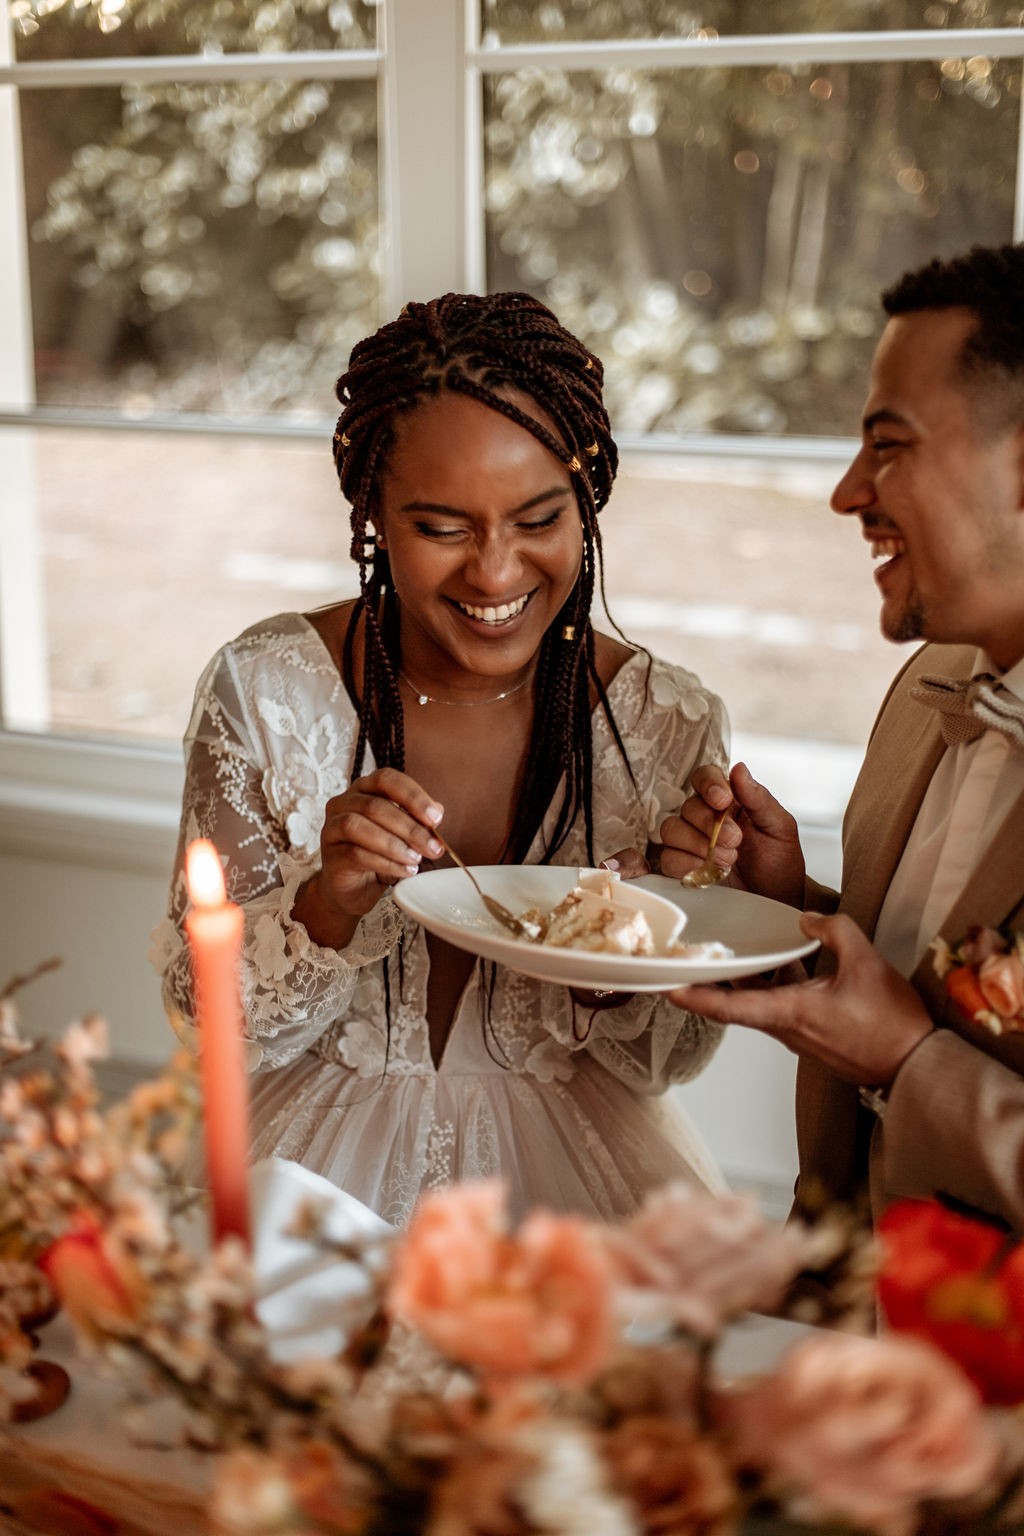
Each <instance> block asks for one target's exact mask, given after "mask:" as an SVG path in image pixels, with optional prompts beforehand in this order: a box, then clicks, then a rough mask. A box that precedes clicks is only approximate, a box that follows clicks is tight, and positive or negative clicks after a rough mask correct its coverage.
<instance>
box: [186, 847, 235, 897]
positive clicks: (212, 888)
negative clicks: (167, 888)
mask: <svg viewBox="0 0 1024 1536" xmlns="http://www.w3.org/2000/svg"><path fill="white" fill-rule="evenodd" d="M185 881H186V884H187V885H188V894H189V896H190V897H191V898H192V903H193V905H194V906H197V907H219V906H223V904H224V899H225V895H226V892H225V889H224V871H223V870H222V869H221V867H220V854H219V853H218V852H217V850H216V848H215V847H214V846H213V844H212V843H211V842H210V840H209V838H206V837H199V838H197V839H196V841H195V842H194V843H189V845H188V848H187V849H186V851H185Z"/></svg>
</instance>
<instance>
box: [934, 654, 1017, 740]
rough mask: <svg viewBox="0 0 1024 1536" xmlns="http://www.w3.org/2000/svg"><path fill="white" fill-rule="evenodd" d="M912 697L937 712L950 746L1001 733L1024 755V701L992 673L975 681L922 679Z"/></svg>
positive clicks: (972, 679) (980, 675)
mask: <svg viewBox="0 0 1024 1536" xmlns="http://www.w3.org/2000/svg"><path fill="white" fill-rule="evenodd" d="M910 697H911V698H912V699H916V700H917V701H918V703H919V704H927V705H928V707H929V708H930V709H937V710H938V711H939V713H940V714H941V716H942V739H943V741H945V742H947V743H948V744H949V745H950V746H957V745H959V744H960V743H961V742H965V741H974V740H975V739H976V737H978V736H981V735H983V734H984V732H985V731H1001V732H1002V734H1003V735H1004V736H1008V737H1009V739H1010V742H1011V744H1012V745H1013V746H1015V747H1016V748H1017V749H1018V750H1019V751H1024V700H1022V699H1018V698H1017V696H1016V694H1013V693H1011V692H1010V690H1009V689H1008V688H1004V687H1003V685H1002V683H1001V682H999V681H998V679H996V678H994V677H993V676H992V674H991V672H979V673H977V675H976V676H975V677H970V678H955V677H922V678H921V679H920V680H919V682H918V683H917V685H916V687H914V688H911V690H910Z"/></svg>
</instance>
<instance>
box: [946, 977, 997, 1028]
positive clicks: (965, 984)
mask: <svg viewBox="0 0 1024 1536" xmlns="http://www.w3.org/2000/svg"><path fill="white" fill-rule="evenodd" d="M946 991H947V992H948V993H949V995H950V997H951V998H952V999H953V1001H954V1003H956V1005H957V1007H958V1008H962V1009H963V1011H964V1013H966V1015H967V1017H968V1018H969V1019H973V1018H974V1016H975V1014H977V1013H987V1012H988V1003H987V1002H986V1001H985V994H984V992H983V991H982V990H981V988H980V987H979V985H978V973H977V971H976V970H975V969H974V967H973V966H972V965H958V966H957V968H956V970H955V971H950V972H949V974H948V975H947V977H946Z"/></svg>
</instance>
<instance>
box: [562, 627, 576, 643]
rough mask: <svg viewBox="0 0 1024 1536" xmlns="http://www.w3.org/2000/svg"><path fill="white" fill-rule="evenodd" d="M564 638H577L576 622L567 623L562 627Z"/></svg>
mask: <svg viewBox="0 0 1024 1536" xmlns="http://www.w3.org/2000/svg"><path fill="white" fill-rule="evenodd" d="M562 639H563V640H575V639H576V625H575V624H566V625H564V626H563V628H562Z"/></svg>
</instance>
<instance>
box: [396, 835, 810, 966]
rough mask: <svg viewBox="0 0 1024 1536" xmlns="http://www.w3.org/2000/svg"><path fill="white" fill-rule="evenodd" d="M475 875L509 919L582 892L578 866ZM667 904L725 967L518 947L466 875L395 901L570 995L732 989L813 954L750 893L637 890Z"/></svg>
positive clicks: (651, 878) (674, 886)
mask: <svg viewBox="0 0 1024 1536" xmlns="http://www.w3.org/2000/svg"><path fill="white" fill-rule="evenodd" d="M473 873H474V874H475V875H476V877H477V879H478V880H479V881H480V885H481V888H482V889H483V890H485V891H486V892H487V894H488V896H494V897H496V898H497V899H498V901H500V902H503V903H504V905H505V906H506V907H508V909H509V911H511V912H515V913H519V912H524V911H525V910H526V908H527V907H539V908H540V909H541V911H542V912H548V911H550V910H551V908H552V907H554V906H556V905H557V903H558V902H560V901H561V899H562V897H563V896H565V895H566V893H567V892H568V891H570V890H571V889H572V888H573V886H574V885H575V884H576V879H577V875H578V873H579V871H578V869H577V867H576V865H569V866H561V865H551V864H478V865H476V866H475V867H474V870H473ZM636 883H637V884H638V885H641V886H643V887H645V888H646V889H647V890H649V891H653V892H654V893H655V894H656V895H658V896H664V897H667V898H668V900H669V901H672V902H674V903H675V904H676V906H678V907H681V908H682V910H683V911H684V912H685V913H686V916H687V922H686V927H685V928H684V929H683V932H682V934H681V935H680V937H681V939H682V940H684V941H685V942H686V943H688V944H701V943H708V942H710V941H712V940H716V939H717V940H718V942H719V943H721V944H726V945H728V947H729V948H730V949H731V950H733V951H734V953H733V954H732V955H730V956H729V957H728V958H727V959H723V960H708V959H702V958H700V957H698V958H696V959H693V960H686V959H678V958H667V957H666V958H659V957H658V956H656V955H654V956H640V955H593V954H590V953H588V952H587V951H585V950H579V949H553V948H550V947H549V946H548V945H546V944H530V943H529V942H528V941H527V940H525V939H517V938H514V937H513V935H512V934H510V933H509V932H508V931H507V929H505V928H503V927H502V926H501V924H500V923H498V922H496V921H495V919H494V918H493V917H491V916H490V914H489V913H488V912H486V911H485V910H484V907H483V905H482V904H481V902H480V900H479V898H478V897H477V895H476V893H475V892H474V890H473V888H472V886H471V885H470V883H469V881H468V879H467V878H466V876H465V875H464V874H463V873H462V871H461V870H460V869H435V870H430V871H429V872H428V873H426V874H422V875H413V876H411V877H410V879H408V880H400V881H399V883H398V884H397V885H396V886H395V887H394V888H393V892H392V894H393V895H394V897H395V900H396V901H397V902H398V904H399V906H400V907H403V908H404V909H405V911H406V912H408V914H409V916H410V917H412V918H414V919H415V920H416V922H418V923H422V924H423V927H424V928H427V929H429V930H430V932H431V933H435V934H437V935H438V937H439V938H442V939H447V940H448V941H449V943H452V944H456V945H458V947H459V948H460V949H468V950H470V951H471V952H472V953H473V954H474V955H482V956H483V957H484V959H486V960H497V961H499V962H500V963H501V964H502V965H507V966H508V967H509V968H510V969H511V970H513V971H521V972H522V973H523V974H524V975H526V976H535V977H537V978H538V980H540V981H553V982H558V983H560V984H561V985H562V986H568V987H582V988H591V987H614V988H621V989H622V990H623V991H628V992H661V991H664V990H665V989H666V988H669V987H682V986H686V985H687V984H689V983H691V982H699V981H729V980H731V979H732V978H734V977H737V976H753V975H756V973H757V972H758V971H771V970H774V969H775V968H776V966H779V965H784V964H785V963H786V962H787V961H789V960H796V959H798V958H799V957H800V956H801V955H809V954H810V953H811V952H812V950H815V949H817V947H818V944H817V941H816V940H811V939H807V938H805V936H804V934H803V933H802V932H801V930H800V920H799V919H800V914H799V913H798V912H797V911H796V909H795V908H794V907H787V906H785V905H783V903H782V902H779V901H769V900H768V899H767V898H766V897H764V896H752V895H750V893H749V892H748V891H734V890H730V889H729V888H728V887H726V886H721V885H716V886H708V887H706V888H705V889H704V890H700V891H691V890H687V889H686V888H685V887H684V886H682V885H680V884H679V881H678V880H669V879H667V878H666V877H665V876H664V875H644V877H643V878H642V879H641V880H639V881H637V882H636Z"/></svg>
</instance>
